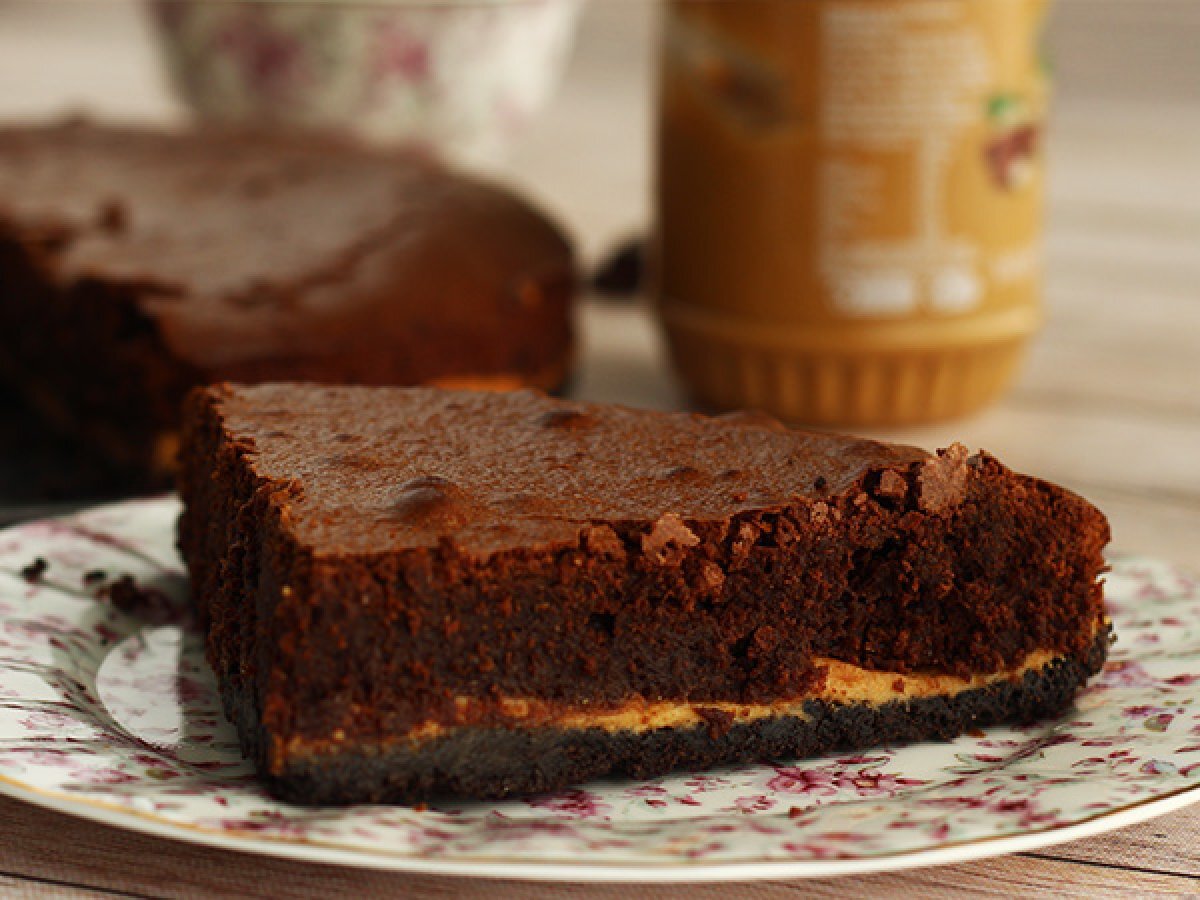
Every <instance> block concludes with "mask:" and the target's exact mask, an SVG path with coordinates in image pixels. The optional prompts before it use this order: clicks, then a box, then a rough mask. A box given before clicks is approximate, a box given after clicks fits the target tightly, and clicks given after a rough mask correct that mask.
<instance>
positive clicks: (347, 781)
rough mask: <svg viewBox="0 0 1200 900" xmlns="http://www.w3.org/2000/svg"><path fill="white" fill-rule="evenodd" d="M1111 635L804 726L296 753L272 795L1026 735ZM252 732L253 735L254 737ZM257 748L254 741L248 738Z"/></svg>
mask: <svg viewBox="0 0 1200 900" xmlns="http://www.w3.org/2000/svg"><path fill="white" fill-rule="evenodd" d="M1109 642H1110V637H1109V631H1108V629H1104V630H1103V631H1102V632H1101V633H1100V634H1099V635H1098V636H1097V638H1096V641H1095V643H1094V645H1093V647H1092V650H1091V652H1090V653H1089V654H1088V656H1087V658H1086V659H1084V660H1079V659H1073V658H1066V657H1060V658H1059V659H1056V660H1055V661H1054V662H1052V663H1050V664H1049V665H1047V666H1045V667H1043V668H1041V669H1038V670H1035V671H1030V672H1026V673H1025V674H1024V675H1023V676H1022V677H1020V678H1019V679H1013V680H1004V681H998V682H996V683H994V684H991V685H988V686H987V687H984V688H977V689H972V690H967V691H963V692H962V693H959V694H957V695H953V696H943V697H926V698H921V699H915V700H907V701H892V702H889V703H886V704H881V705H878V706H875V705H868V704H833V703H828V702H825V701H816V700H814V701H809V702H808V703H807V704H805V707H804V711H805V716H804V717H803V718H800V717H796V716H775V717H771V718H765V719H761V720H757V721H753V722H748V723H744V724H734V725H732V726H726V727H723V726H722V723H721V722H719V721H714V722H710V723H709V724H706V725H701V726H696V727H692V728H687V729H674V728H660V729H655V730H651V731H645V732H633V731H607V730H604V729H599V728H589V729H573V730H556V729H553V728H538V729H506V728H502V727H494V728H475V727H469V728H461V729H457V730H455V731H454V732H452V733H451V734H449V735H447V736H445V737H442V738H437V739H433V740H430V741H427V742H425V743H422V744H421V745H419V746H418V747H416V748H415V749H414V748H412V747H408V746H403V747H402V748H401V747H398V748H397V749H395V750H389V751H386V752H378V751H372V750H366V749H361V748H355V747H346V749H344V750H342V751H340V752H338V753H336V754H322V755H319V756H317V755H314V756H307V757H305V756H302V755H301V754H300V753H294V754H292V755H291V756H290V757H289V765H288V767H287V769H286V771H285V772H284V773H283V774H279V775H267V776H266V777H265V783H266V785H267V787H268V789H269V790H270V792H271V793H272V794H273V795H274V796H276V797H277V798H279V799H280V800H285V801H287V802H290V803H299V804H305V805H343V804H353V803H414V802H418V801H424V800H431V799H452V798H456V797H469V798H472V799H491V800H496V799H501V798H504V797H511V796H514V795H521V794H532V793H539V792H544V791H554V790H558V789H561V788H564V787H567V786H569V785H573V784H579V783H582V782H585V781H589V780H591V779H595V778H600V777H604V776H622V775H624V776H629V777H633V778H651V777H655V776H658V775H663V774H666V773H668V772H672V771H676V770H687V769H697V770H698V769H708V768H713V767H717V766H726V765H736V764H744V763H753V762H761V761H764V760H773V759H789V758H804V757H811V756H819V755H823V754H826V753H830V752H838V751H846V752H851V751H857V750H864V749H867V748H870V747H879V746H896V745H901V744H908V743H914V742H918V741H925V740H950V739H952V738H954V737H956V736H958V735H960V734H962V733H963V732H965V731H967V730H968V729H972V728H982V727H987V726H989V725H995V724H998V723H1025V722H1032V721H1036V720H1038V719H1043V718H1048V717H1051V716H1054V715H1057V714H1059V713H1061V712H1062V711H1063V710H1065V709H1067V708H1068V707H1069V706H1070V705H1071V701H1072V699H1073V698H1074V696H1075V693H1076V692H1077V691H1078V690H1079V688H1080V687H1081V686H1082V685H1083V684H1084V683H1085V682H1086V681H1087V679H1088V678H1089V677H1090V676H1092V675H1094V674H1096V673H1097V672H1098V671H1100V668H1101V667H1102V666H1103V664H1104V660H1105V658H1106V657H1107V653H1108V645H1109ZM239 699H240V698H236V697H234V696H231V695H230V694H228V693H227V694H226V695H225V701H226V709H227V711H228V712H229V714H230V717H231V718H232V719H233V720H234V721H238V722H240V723H241V725H242V726H243V727H241V728H239V733H240V734H241V735H242V738H243V750H244V751H245V752H246V754H247V755H248V756H249V757H250V758H252V759H255V760H258V761H259V767H260V771H264V770H265V766H263V764H262V761H263V756H262V752H261V751H262V750H263V738H264V735H263V734H262V732H261V730H260V729H259V728H258V727H255V726H254V725H251V721H252V720H253V719H254V718H255V717H253V715H252V714H251V710H249V709H248V708H247V707H246V705H245V704H243V703H241V702H239ZM246 726H250V727H246ZM247 737H250V738H251V740H250V741H247V740H246V738H247Z"/></svg>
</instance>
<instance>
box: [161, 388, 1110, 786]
mask: <svg viewBox="0 0 1200 900" xmlns="http://www.w3.org/2000/svg"><path fill="white" fill-rule="evenodd" d="M184 448H185V449H184V456H183V472H182V480H181V486H182V492H183V499H184V504H185V508H184V513H183V516H182V519H181V522H180V531H179V537H180V546H181V548H182V551H183V555H184V558H185V559H186V561H187V565H188V568H189V571H190V572H191V578H192V596H193V599H194V602H195V605H196V608H197V610H198V612H199V615H200V618H201V620H202V622H203V623H204V625H205V627H206V629H207V652H208V658H209V661H210V662H211V664H212V666H213V668H214V669H215V671H216V674H217V677H218V679H219V682H220V685H221V690H222V693H223V697H224V702H225V705H226V709H227V711H228V713H229V715H230V717H231V718H232V719H233V720H234V721H235V722H236V723H237V725H238V728H239V731H240V734H241V740H242V742H243V746H244V749H245V752H246V753H247V754H248V755H249V756H250V757H252V758H253V759H254V760H255V762H256V763H257V766H258V768H259V771H260V772H261V774H262V776H263V777H264V779H265V780H266V782H267V783H268V784H269V785H270V787H271V789H272V790H273V791H274V792H276V793H277V794H278V795H279V796H281V797H283V798H286V799H288V800H292V801H298V802H303V803H350V802H381V801H382V802H389V801H392V802H394V801H414V800H418V799H422V798H426V797H431V796H439V795H458V796H463V797H473V798H495V797H502V796H505V795H509V794H513V793H519V792H530V791H542V790H548V789H553V788H558V787H562V786H563V785H567V784H569V783H572V782H578V781H581V780H584V779H589V778H592V777H595V776H600V775H604V774H607V773H628V774H632V775H635V776H639V777H640V776H649V775H653V774H658V773H663V772H666V771H668V770H671V769H675V768H678V767H702V766H710V765H714V764H718V763H732V762H737V761H744V760H756V759H763V758H771V757H785V756H797V755H800V756H802V755H807V754H814V753H819V752H823V751H827V750H830V749H833V748H861V747H866V746H870V745H874V744H882V743H891V742H900V741H910V740H920V739H926V738H949V737H952V736H954V735H956V734H958V733H960V732H961V731H963V730H964V729H967V728H972V727H978V726H982V725H987V724H989V723H993V722H1000V721H1023V720H1028V719H1033V718H1036V717H1039V716H1045V715H1050V714H1053V713H1055V712H1057V711H1059V710H1062V709H1063V708H1065V707H1067V706H1068V705H1069V704H1070V702H1071V700H1072V697H1073V695H1074V693H1075V692H1076V690H1077V689H1078V688H1079V687H1080V686H1081V685H1082V684H1083V683H1084V681H1085V680H1086V679H1087V678H1088V676H1089V675H1091V674H1093V673H1095V672H1096V671H1097V670H1098V669H1099V667H1100V665H1101V663H1102V662H1103V660H1104V658H1105V654H1106V649H1107V644H1108V640H1109V634H1108V625H1107V622H1106V619H1105V616H1104V610H1103V604H1102V597H1101V586H1100V583H1099V582H1098V576H1099V575H1100V573H1101V572H1102V571H1103V568H1104V560H1103V556H1102V550H1103V547H1104V545H1105V543H1106V542H1107V540H1108V525H1107V523H1106V521H1105V519H1104V517H1103V515H1102V514H1101V513H1100V512H1098V511H1097V510H1096V509H1095V508H1093V507H1092V506H1091V505H1090V504H1088V503H1087V502H1086V501H1084V500H1083V499H1081V498H1079V497H1077V496H1076V495H1074V494H1072V493H1070V492H1069V491H1066V490H1064V489H1062V488H1060V487H1056V486H1054V485H1051V484H1047V483H1046V482H1043V481H1039V480H1037V479H1035V478H1031V477H1028V476H1025V475H1018V474H1014V473H1013V472H1011V471H1009V470H1008V469H1006V468H1005V467H1004V466H1003V465H1001V464H1000V463H999V462H997V461H996V460H995V459H994V458H992V457H991V456H988V455H987V454H982V453H981V454H979V455H976V456H968V454H967V451H966V450H965V449H964V448H963V447H962V446H961V445H955V446H952V447H950V448H949V449H947V450H944V451H941V452H940V453H938V454H937V455H930V454H927V453H925V452H924V451H921V450H918V449H915V448H912V447H904V446H892V445H885V444H879V443H874V442H871V441H866V440H857V439H854V438H849V437H841V436H836V435H829V434H818V433H807V432H801V431H792V430H788V429H786V428H784V427H783V426H781V425H779V424H778V423H776V422H774V421H772V420H770V419H765V418H758V417H754V416H745V415H742V416H734V417H722V418H706V417H703V416H699V415H690V414H666V413H656V412H646V411H636V410H631V409H625V408H621V407H613V406H591V405H583V404H577V403H567V402H562V401H556V400H552V399H549V398H547V397H545V396H542V395H540V394H537V393H535V392H530V391H521V392H516V393H512V394H484V393H476V392H465V391H443V390H437V389H430V388H412V389H400V388H375V389H372V388H344V387H318V386H311V385H286V384H275V385H261V386H257V387H235V386H229V385H219V386H214V387H211V388H208V389H203V390H199V391H196V392H194V393H193V394H192V395H191V397H190V398H189V401H188V404H187V410H186V421H185V440H184Z"/></svg>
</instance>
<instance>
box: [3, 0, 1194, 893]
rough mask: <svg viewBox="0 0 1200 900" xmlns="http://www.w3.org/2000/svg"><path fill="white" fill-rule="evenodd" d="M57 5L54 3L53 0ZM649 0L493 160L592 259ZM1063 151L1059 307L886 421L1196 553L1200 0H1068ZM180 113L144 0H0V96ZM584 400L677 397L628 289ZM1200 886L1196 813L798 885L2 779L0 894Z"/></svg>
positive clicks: (608, 3) (638, 129)
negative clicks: (442, 849)
mask: <svg viewBox="0 0 1200 900" xmlns="http://www.w3.org/2000/svg"><path fill="white" fill-rule="evenodd" d="M64 10H65V11H64ZM651 19H652V16H651V14H650V12H649V10H648V9H647V7H646V6H645V5H644V4H640V3H627V2H613V0H603V2H597V3H593V5H592V7H591V9H590V11H589V14H588V16H587V19H586V22H585V29H584V31H583V34H582V39H581V45H580V47H579V52H578V54H577V56H576V60H575V62H574V64H573V67H572V72H571V77H570V79H569V81H568V83H567V85H566V87H565V88H564V91H563V93H562V94H561V95H560V97H559V99H558V101H557V102H556V104H555V106H554V108H553V110H552V111H551V113H550V114H549V115H548V116H547V117H546V120H545V121H544V122H542V123H541V124H540V125H539V126H538V127H537V129H536V131H535V132H534V133H533V134H532V135H531V136H530V138H529V139H528V140H527V141H526V142H525V143H524V144H523V145H522V147H521V148H520V149H519V151H518V152H517V154H516V156H515V158H514V159H513V160H512V162H511V163H510V164H508V165H507V166H506V167H505V170H504V174H506V175H507V176H509V177H511V178H512V179H513V180H514V181H516V182H518V183H519V184H522V185H524V186H526V187H527V188H528V189H529V190H530V191H531V192H533V193H535V194H536V195H537V196H538V197H539V198H540V199H541V200H542V201H543V202H544V203H546V204H547V205H548V206H550V207H551V208H553V209H555V210H556V211H557V212H558V213H559V214H560V215H561V216H562V218H563V219H564V220H565V221H566V222H568V223H569V224H570V226H571V227H572V229H573V230H574V231H575V232H576V233H577V235H578V236H579V240H580V244H581V247H582V248H583V250H584V252H585V253H586V254H587V255H588V256H589V258H593V259H594V258H595V257H597V256H598V255H599V254H601V253H602V252H603V251H604V250H605V249H606V248H608V247H609V246H611V244H612V243H613V242H614V241H616V240H617V239H618V238H620V237H621V236H623V235H625V234H628V233H636V232H639V231H641V230H643V229H645V227H646V224H647V222H648V221H649V212H648V202H647V197H648V191H647V189H648V186H649V179H650V172H649V166H648V157H647V154H646V148H647V146H648V141H649V135H650V122H651V96H650V93H649V89H648V86H649V83H650V66H649V46H650V43H651V40H652V24H651ZM1052 46H1053V48H1054V50H1055V53H1056V58H1057V60H1058V83H1059V104H1058V109H1057V111H1056V120H1055V124H1054V127H1053V134H1052V141H1051V144H1050V153H1051V158H1052V159H1051V161H1052V172H1053V180H1052V197H1051V205H1050V230H1049V237H1048V248H1047V249H1048V258H1049V279H1048V285H1047V298H1046V301H1047V306H1048V312H1049V323H1048V325H1047V327H1046V329H1045V331H1044V333H1043V334H1042V335H1041V337H1040V338H1039V340H1038V341H1037V343H1036V345H1035V347H1034V348H1033V351H1032V354H1031V357H1030V359H1029V362H1028V364H1027V365H1026V367H1025V370H1024V373H1023V376H1022V377H1021V379H1020V381H1019V383H1018V385H1017V386H1016V388H1015V389H1014V390H1013V391H1012V392H1011V394H1010V395H1009V396H1008V397H1007V398H1006V399H1005V400H1004V401H1003V402H1002V403H1000V404H999V405H998V406H996V407H994V408H993V409H991V410H989V411H988V412H986V413H984V414H982V415H979V416H977V417H974V418H972V419H968V420H964V421H959V422H954V423H950V424H947V425H944V426H937V427H929V428H919V429H906V430H903V431H891V432H880V433H879V435H880V436H881V437H885V438H894V439H900V440H905V441H910V442H914V443H918V444H922V445H925V446H930V447H932V446H942V445H945V444H946V443H948V442H950V441H951V440H963V441H964V442H966V443H968V444H970V445H972V446H976V447H985V448H987V449H989V450H991V451H992V452H994V453H995V454H996V455H998V456H999V457H1001V458H1002V459H1004V460H1006V461H1007V462H1009V463H1010V464H1011V465H1013V466H1014V467H1016V468H1019V469H1023V470H1025V471H1029V472H1034V473H1037V474H1039V475H1042V476H1045V477H1047V478H1050V479H1052V480H1055V481H1059V482H1062V483H1063V484H1066V485H1068V486H1070V487H1072V488H1075V489H1076V490H1078V491H1080V492H1081V493H1083V494H1086V495H1087V496H1088V497H1089V498H1091V499H1093V500H1094V501H1095V502H1096V503H1097V504H1098V505H1100V506H1101V507H1102V508H1103V509H1104V510H1105V511H1106V512H1107V513H1108V514H1109V517H1110V518H1111V520H1112V522H1113V526H1114V533H1115V539H1114V544H1113V549H1114V550H1115V551H1119V552H1133V553H1143V554H1150V555H1154V556H1158V557H1163V558H1167V559H1170V560H1173V561H1176V562H1178V563H1181V564H1184V565H1188V566H1191V567H1192V568H1194V569H1200V53H1198V52H1197V50H1196V48H1197V47H1200V3H1197V2H1194V0H1139V2H1137V3H1131V2H1128V0H1062V2H1060V4H1059V7H1058V11H1057V17H1056V21H1055V24H1054V28H1053V30H1052ZM80 107H87V108H90V109H94V110H99V111H101V112H104V113H108V114H111V115H117V116H123V117H135V118H145V119H161V118H163V117H166V116H169V115H171V114H172V113H173V107H172V105H171V103H170V101H169V99H168V98H167V97H166V95H165V93H164V92H163V90H162V87H161V85H160V83H159V82H158V81H157V80H156V78H155V77H154V60H153V57H152V54H151V52H150V49H149V47H148V45H147V43H146V38H145V34H144V29H143V27H142V26H141V23H140V21H139V20H138V19H137V17H136V15H135V14H134V12H133V10H132V8H130V7H128V6H125V5H121V4H109V5H103V7H101V6H98V5H96V4H83V3H79V4H63V5H62V6H59V5H58V4H46V3H43V2H41V0H37V2H30V0H23V2H13V0H0V116H5V117H19V116H27V115H40V116H45V115H46V114H47V113H49V112H52V111H54V110H57V109H64V108H80ZM582 326H583V330H584V335H585V341H584V343H585V352H584V355H583V375H582V378H581V379H580V383H579V385H578V387H577V393H578V394H579V395H580V396H586V397H589V398H595V399H604V400H615V401H621V402H626V403H632V404H637V405H645V406H657V407H673V406H678V405H680V404H681V403H683V399H682V395H681V394H680V393H679V391H678V389H677V388H676V386H675V385H674V384H673V383H672V381H671V378H670V375H669V373H668V372H667V371H666V369H665V367H664V363H663V360H662V357H661V354H660V352H659V351H660V348H659V344H658V339H657V335H656V333H655V331H654V329H653V327H652V325H651V323H650V321H649V319H648V317H647V316H646V314H645V312H644V311H643V309H642V308H641V307H640V306H637V305H629V306H613V305H607V306H605V305H599V304H590V305H589V306H588V307H587V308H586V309H585V311H584V314H583V316H582ZM1035 891H1036V892H1039V893H1043V894H1047V895H1093V896H1108V895H1119V896H1128V895H1131V894H1136V895H1146V894H1159V893H1162V894H1189V893H1190V894H1193V895H1198V894H1200V807H1192V808H1190V809H1188V810H1184V811H1182V812H1178V813H1175V814H1173V815H1170V816H1164V817H1162V818H1159V819H1156V820H1153V821H1150V822H1147V823H1144V824H1142V825H1138V826H1134V827H1131V828H1127V829H1124V830H1121V831H1118V832H1114V833H1111V834H1108V835H1105V836H1103V837H1099V838H1093V839H1090V840H1084V841H1079V842H1076V843H1071V844H1066V845H1062V846H1058V847H1053V848H1049V849H1047V850H1044V851H1039V852H1034V853H1025V854H1019V855H1016V856H1010V857H1005V858H1000V859H994V860H987V861H982V862H977V863H972V864H967V865H958V866H947V867H941V868H933V869H922V870H917V871H911V872H904V873H897V874H888V875H877V876H870V877H863V878H845V879H835V880H820V881H797V882H790V883H763V884H755V885H733V886H730V885H725V886H711V887H687V888H669V887H638V888H632V889H631V888H628V887H609V888H588V887H583V886H577V885H532V884H522V883H516V882H487V883H482V882H468V881H463V880H455V879H446V878H433V877H424V876H421V877H417V876H406V875H388V874H381V873H374V872H368V871H356V870H351V869H340V868H335V867H327V866H318V865H306V864H299V863H293V862H287V861H282V860H273V859H265V858H258V857H253V856H246V855H240V854H236V853H230V852H225V851H217V850H209V849H205V848H198V847H192V846H188V845H184V844H176V843H172V842H168V841H163V840H158V839H153V838H148V837H143V836H139V835H134V834H130V833H126V832H123V831H119V830H115V829H108V828H105V827H101V826H98V825H92V824H89V823H87V822H83V821H81V820H77V819H73V818H70V817H67V816H63V815H60V814H57V813H52V812H47V811H44V810H40V809H37V808H34V807H32V806H27V805H25V804H22V803H18V802H15V801H11V800H5V799H0V896H26V895H29V896H34V895H36V896H59V895H62V896H72V897H75V896H113V895H116V896H153V897H192V896H204V895H218V896H229V897H234V896H236V897H292V896H328V895H332V894H338V893H343V894H348V895H363V896H380V895H388V894H399V895H405V896H417V897H446V896H457V895H460V894H466V895H470V894H475V893H480V894H484V893H486V894H487V895H488V896H490V897H494V898H497V900H498V898H501V897H533V896H545V897H580V896H597V897H624V896H630V895H635V896H645V897H666V896H672V897H674V896H680V897H682V896H685V895H686V896H688V897H691V898H697V900H698V898H709V897H751V898H768V897H772V898H774V897H798V896H807V895H812V896H838V895H861V896H884V895H887V896H891V895H916V894H921V895H924V896H928V897H936V896H947V895H954V896H959V895H963V894H980V895H1003V896H1012V895H1018V894H1022V895H1023V894H1027V893H1032V892H1035Z"/></svg>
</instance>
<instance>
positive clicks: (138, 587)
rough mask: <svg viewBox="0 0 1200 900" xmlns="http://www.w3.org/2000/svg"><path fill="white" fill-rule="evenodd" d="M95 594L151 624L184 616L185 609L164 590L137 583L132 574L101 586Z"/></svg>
mask: <svg viewBox="0 0 1200 900" xmlns="http://www.w3.org/2000/svg"><path fill="white" fill-rule="evenodd" d="M96 596H98V597H101V598H103V599H106V600H108V602H109V603H111V604H112V605H113V606H114V607H116V608H117V609H119V610H120V611H121V612H123V613H127V614H128V615H131V616H135V617H137V618H139V619H141V620H143V621H145V622H147V623H149V624H151V625H167V624H173V623H178V622H180V620H181V619H183V618H185V617H186V610H184V609H183V608H181V607H180V606H179V605H178V604H176V603H175V602H174V601H173V600H172V599H171V598H170V597H169V596H168V595H167V593H166V591H163V590H160V589H159V588H156V587H149V586H147V585H143V584H138V583H137V581H135V580H134V578H133V576H132V575H122V576H121V577H120V578H118V579H117V580H116V581H114V582H113V583H112V584H110V585H108V586H106V587H103V588H101V589H100V591H99V592H98V593H97V595H96Z"/></svg>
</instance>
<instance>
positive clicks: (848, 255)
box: [656, 0, 1047, 425]
mask: <svg viewBox="0 0 1200 900" xmlns="http://www.w3.org/2000/svg"><path fill="white" fill-rule="evenodd" d="M1045 7H1046V0H737V2H724V0H671V2H670V3H669V4H668V7H667V17H666V23H665V31H664V47H663V53H662V63H661V66H662V68H661V101H660V110H661V111H660V124H659V136H658V198H657V202H658V220H659V233H658V237H657V247H656V258H657V271H658V276H657V277H658V285H657V294H658V298H659V312H660V315H661V319H662V322H663V325H664V327H665V329H666V333H667V337H668V344H669V346H670V350H671V354H672V357H673V361H674V363H675V365H676V368H677V370H678V372H679V373H680V374H681V376H682V377H683V379H684V381H685V382H686V384H687V385H688V387H689V388H690V389H691V391H692V392H693V393H694V395H695V396H696V397H697V399H699V400H700V401H701V402H704V403H707V404H710V405H713V406H716V407H722V408H734V407H756V408H760V409H765V410H767V411H769V412H772V413H774V414H776V415H779V416H781V417H783V418H785V419H789V420H792V421H800V422H811V423H821V424H840V425H845V424H851V425H881V424H899V423H911V422H921V421H929V420H935V419H941V418H945V417H950V416H955V415H959V414H963V413H966V412H969V411H971V410H974V409H977V408H978V407H980V406H982V405H984V404H986V403H987V402H989V401H990V400H992V399H993V398H995V397H996V396H997V394H998V393H1000V392H1001V390H1002V389H1003V388H1004V387H1005V386H1006V385H1007V383H1008V382H1009V381H1010V379H1011V377H1012V375H1013V373H1014V371H1015V369H1016V367H1017V364H1018V362H1019V360H1020V357H1021V355H1022V349H1023V347H1024V345H1025V343H1026V341H1027V339H1028V338H1029V337H1030V335H1031V334H1033V333H1034V332H1035V331H1036V330H1037V328H1038V326H1039V324H1040V321H1041V313H1040V279H1041V269H1042V254H1041V231H1042V195H1043V183H1044V176H1043V172H1044V169H1043V163H1042V157H1041V124H1042V121H1043V118H1044V115H1045V111H1046V105H1047V82H1046V78H1045V75H1044V71H1043V67H1042V66H1041V65H1040V61H1039V57H1038V36H1039V32H1040V28H1041V23H1042V21H1043V18H1044V14H1045Z"/></svg>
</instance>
